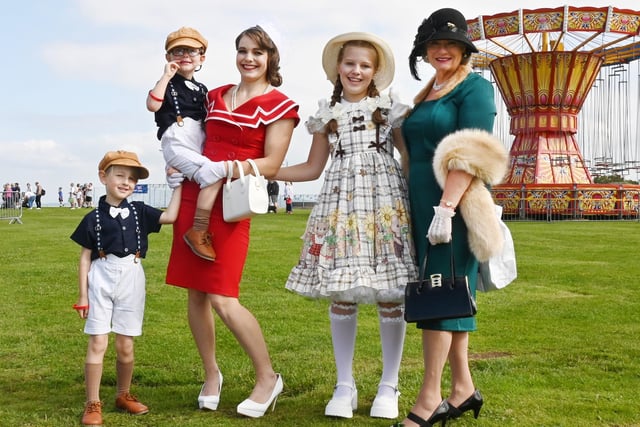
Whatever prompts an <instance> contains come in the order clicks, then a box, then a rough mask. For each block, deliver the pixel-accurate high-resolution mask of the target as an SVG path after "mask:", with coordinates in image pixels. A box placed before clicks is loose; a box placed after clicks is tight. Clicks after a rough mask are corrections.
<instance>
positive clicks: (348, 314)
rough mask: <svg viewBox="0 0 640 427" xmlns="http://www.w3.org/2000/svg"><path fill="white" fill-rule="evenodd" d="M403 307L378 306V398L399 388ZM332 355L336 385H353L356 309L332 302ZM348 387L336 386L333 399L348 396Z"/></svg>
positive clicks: (330, 317)
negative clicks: (380, 370)
mask: <svg viewBox="0 0 640 427" xmlns="http://www.w3.org/2000/svg"><path fill="white" fill-rule="evenodd" d="M402 313H403V307H402V305H400V304H399V305H389V304H385V305H378V319H379V323H380V341H381V344H382V376H381V378H380V384H379V387H378V395H381V396H389V397H391V396H393V395H394V393H395V390H396V388H397V385H398V371H399V369H400V362H401V360H402V350H403V347H404V336H405V331H406V323H405V321H404V318H403V316H402ZM329 319H330V321H331V338H332V342H333V355H334V358H335V362H336V371H337V383H338V384H353V387H355V381H354V378H353V357H354V352H355V342H356V330H357V324H358V306H357V305H356V304H345V303H339V302H332V303H331V305H330V307H329ZM350 394H351V387H346V386H341V385H339V386H337V387H336V389H335V392H334V397H343V396H345V397H346V396H350Z"/></svg>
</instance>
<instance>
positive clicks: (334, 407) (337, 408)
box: [324, 383, 358, 418]
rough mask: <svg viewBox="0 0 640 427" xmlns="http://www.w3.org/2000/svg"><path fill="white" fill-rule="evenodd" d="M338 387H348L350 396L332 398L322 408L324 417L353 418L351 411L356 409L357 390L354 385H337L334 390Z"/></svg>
mask: <svg viewBox="0 0 640 427" xmlns="http://www.w3.org/2000/svg"><path fill="white" fill-rule="evenodd" d="M339 386H344V387H349V388H350V389H351V396H343V397H332V398H331V400H330V401H329V403H327V406H326V407H325V408H324V415H325V416H327V417H340V418H353V411H355V410H356V409H358V389H357V388H356V385H355V383H351V384H349V383H338V384H336V387H335V388H336V389H337V388H338V387H339ZM334 394H335V390H334Z"/></svg>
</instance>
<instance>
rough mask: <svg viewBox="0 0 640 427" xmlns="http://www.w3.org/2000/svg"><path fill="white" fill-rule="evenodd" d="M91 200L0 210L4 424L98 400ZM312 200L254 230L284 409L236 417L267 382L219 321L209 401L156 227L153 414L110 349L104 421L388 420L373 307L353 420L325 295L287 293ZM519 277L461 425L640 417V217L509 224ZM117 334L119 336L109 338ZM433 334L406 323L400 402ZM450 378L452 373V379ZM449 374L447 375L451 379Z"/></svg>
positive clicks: (150, 278) (151, 272)
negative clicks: (339, 389) (214, 388)
mask: <svg viewBox="0 0 640 427" xmlns="http://www.w3.org/2000/svg"><path fill="white" fill-rule="evenodd" d="M87 212H88V211H87V210H73V211H72V210H69V209H68V208H44V209H42V210H40V211H35V210H33V211H25V213H24V217H23V222H24V224H22V225H20V224H9V223H8V222H7V221H3V222H0V254H1V260H2V274H0V301H1V302H0V426H10V427H14V426H74V425H79V424H80V421H79V420H80V416H81V414H82V409H83V403H84V374H83V365H84V356H85V351H86V345H87V337H86V336H85V335H84V334H83V332H82V327H83V321H82V320H80V319H79V318H78V316H77V315H76V313H75V312H74V311H73V310H72V308H71V306H72V305H73V303H74V302H75V301H76V298H77V274H76V270H77V262H78V255H79V253H80V249H79V247H78V246H77V245H76V244H75V243H73V242H72V241H71V240H70V239H69V235H70V234H71V232H72V231H73V230H74V229H75V227H76V225H77V224H78V222H79V221H80V218H81V217H82V216H83V215H84V214H86V213H87ZM307 215H308V211H306V210H302V209H297V210H295V212H294V215H284V213H278V214H277V215H264V216H261V217H259V218H256V219H255V220H254V221H253V226H252V241H251V248H250V254H249V258H248V262H247V265H246V268H245V273H244V278H243V282H242V286H241V300H242V301H243V303H244V304H245V305H246V306H247V307H249V308H250V309H251V310H252V311H253V313H254V314H255V315H256V317H257V318H258V320H259V322H260V324H261V325H262V328H263V332H264V334H265V336H266V339H267V344H268V346H269V348H270V351H271V356H272V359H273V363H274V367H275V369H276V370H277V371H278V372H281V373H282V375H283V379H284V381H285V390H284V393H283V394H282V395H281V396H280V399H279V400H278V402H277V405H276V409H275V412H270V413H268V414H267V415H266V416H265V417H263V418H261V419H255V420H253V419H246V418H243V417H240V416H238V415H237V414H236V412H235V408H236V405H237V404H238V403H239V402H241V401H242V400H243V399H245V398H246V397H247V396H248V394H249V392H250V391H251V388H252V385H253V382H252V380H253V371H252V368H251V365H250V362H249V359H248V358H247V357H246V355H245V354H244V353H243V351H242V350H241V349H240V348H239V346H238V344H237V342H236V341H235V339H234V338H233V337H232V336H231V335H230V333H229V332H228V330H226V328H225V327H224V325H222V323H221V322H218V324H217V339H218V346H217V349H218V360H219V364H220V367H221V369H222V372H223V374H224V378H225V381H224V387H223V389H222V396H221V403H220V406H219V409H218V411H216V412H203V411H199V410H198V409H197V402H196V397H197V395H198V392H199V390H200V386H201V382H202V379H203V374H202V369H201V365H200V359H199V357H198V354H197V352H196V349H195V346H194V343H193V340H192V338H191V334H190V331H189V328H188V325H187V321H186V292H185V291H184V290H183V289H179V288H174V287H172V286H167V285H165V284H164V274H165V269H166V264H167V257H168V254H169V247H170V242H171V226H164V227H163V230H162V231H161V233H159V234H155V235H152V236H151V239H150V246H151V249H150V252H149V254H148V256H147V259H146V260H145V271H146V274H147V292H148V296H147V309H146V316H145V325H144V334H143V336H141V337H140V338H138V339H137V340H136V367H135V371H134V385H133V389H132V392H133V393H134V394H136V395H137V396H138V397H139V398H140V399H141V400H142V401H143V402H144V403H145V404H147V405H149V407H150V409H151V412H150V413H149V414H148V415H145V416H141V417H131V416H128V415H125V414H121V413H118V412H116V411H115V408H114V393H115V382H116V381H115V353H114V349H113V345H111V346H110V348H109V349H108V350H107V355H106V358H105V372H104V376H103V382H102V384H103V385H102V388H101V397H102V399H103V401H104V402H105V408H104V412H103V415H104V420H105V426H154V427H155V426H194V427H195V426H248V425H252V426H389V425H390V424H391V422H390V421H388V420H387V421H385V420H380V419H372V418H369V416H368V414H369V409H370V406H371V401H372V400H373V397H374V396H375V392H376V387H377V383H378V381H379V376H380V370H381V361H380V360H381V356H380V345H379V337H378V321H377V314H376V312H375V309H374V307H372V306H362V307H361V310H360V316H359V320H358V321H359V325H358V327H359V330H358V331H359V332H358V341H357V347H356V357H355V361H354V369H355V375H356V381H357V385H358V391H359V408H358V410H357V412H356V415H355V416H354V418H353V419H351V420H336V419H329V418H326V417H324V415H323V413H324V406H325V404H326V402H327V401H328V399H329V398H330V396H331V393H332V390H333V386H334V383H335V368H334V362H333V353H332V349H331V337H330V332H329V323H328V318H327V302H326V301H311V300H307V299H304V298H302V297H299V296H297V295H296V294H293V293H291V292H289V291H286V290H285V289H284V282H285V281H286V278H287V275H288V273H289V270H290V269H291V267H292V266H293V265H294V264H295V263H296V261H297V258H298V253H299V250H300V246H301V244H300V239H299V237H300V235H301V234H302V232H303V230H304V226H305V222H306V218H307ZM508 225H509V227H510V229H511V231H512V233H513V237H514V241H515V245H516V252H517V255H518V269H519V271H518V272H519V278H518V280H517V281H516V282H515V283H513V284H512V285H510V286H509V287H507V288H506V289H504V290H502V291H497V292H492V293H488V294H479V296H478V305H479V311H478V325H479V330H478V332H476V333H473V334H472V335H471V340H470V341H471V343H470V351H471V357H472V362H471V363H472V373H473V375H474V380H475V382H476V385H477V386H478V387H479V388H480V389H481V391H482V393H483V395H484V396H485V406H484V407H483V409H482V412H481V413H480V417H479V419H478V420H474V419H473V418H472V416H471V415H469V413H467V414H466V415H465V416H464V417H463V418H461V419H459V420H455V421H450V422H449V423H448V425H452V426H567V427H569V426H570V427H575V426H578V427H579V426H617V427H619V426H640V398H639V397H638V390H640V343H639V340H640V289H639V284H638V282H639V279H638V277H640V263H638V261H637V255H636V254H637V250H638V247H639V244H640V223H637V222H588V221H582V222H555V223H547V222H539V223H533V222H522V223H517V222H510V223H508ZM111 343H113V341H111ZM421 367H422V360H421V342H420V334H419V331H418V330H416V329H415V327H414V326H413V325H410V326H409V327H408V330H407V337H406V342H405V353H404V359H403V364H402V369H401V373H400V390H401V393H402V395H401V396H400V405H401V409H400V413H401V415H404V414H405V413H406V412H407V411H408V410H409V409H410V408H411V405H412V404H413V401H414V399H415V396H416V394H417V391H418V388H419V386H420V383H421V376H422V368H421ZM446 377H447V378H448V376H446ZM447 387H448V383H446V384H443V388H444V390H445V391H446V390H447Z"/></svg>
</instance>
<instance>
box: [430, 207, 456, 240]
mask: <svg viewBox="0 0 640 427" xmlns="http://www.w3.org/2000/svg"><path fill="white" fill-rule="evenodd" d="M433 210H434V211H435V213H436V214H435V215H434V217H433V219H432V220H431V224H430V225H429V231H427V238H429V243H431V244H432V245H437V244H440V243H449V242H450V241H451V218H453V217H454V215H455V214H456V213H455V211H452V210H451V209H448V208H442V207H440V206H434V207H433Z"/></svg>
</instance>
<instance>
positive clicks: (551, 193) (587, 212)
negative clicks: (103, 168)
mask: <svg viewBox="0 0 640 427" xmlns="http://www.w3.org/2000/svg"><path fill="white" fill-rule="evenodd" d="M498 187H499V188H497V189H492V190H491V193H492V196H493V199H494V201H495V203H496V204H498V205H500V206H502V208H503V218H504V220H505V221H566V220H574V221H575V220H592V221H595V220H598V221H604V220H609V221H610V220H633V221H640V188H629V187H628V186H627V187H624V186H619V187H615V186H611V185H609V186H598V185H589V186H575V188H569V189H567V188H566V187H563V188H560V187H554V186H546V187H545V188H538V187H536V188H534V187H528V188H525V187H513V188H508V187H504V186H498ZM96 196H97V197H96V200H97V198H98V197H99V195H98V194H96ZM170 199H171V189H169V187H168V186H167V185H166V184H145V185H144V186H139V188H137V189H136V191H135V192H134V194H133V195H132V196H131V197H130V198H129V200H140V201H143V202H145V203H147V204H149V205H151V206H155V207H158V208H164V207H166V206H167V204H168V203H169V200H170ZM316 199H317V195H316V194H296V195H295V196H294V209H295V208H296V207H297V208H311V207H313V205H314V204H315V202H316ZM278 206H282V207H284V201H283V199H282V197H280V199H279V201H278ZM17 215H20V216H21V215H22V210H21V209H20V210H19V212H16V216H17ZM17 218H18V219H19V216H18V217H17ZM3 219H4V216H3Z"/></svg>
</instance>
